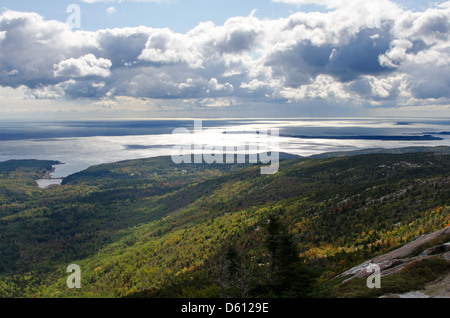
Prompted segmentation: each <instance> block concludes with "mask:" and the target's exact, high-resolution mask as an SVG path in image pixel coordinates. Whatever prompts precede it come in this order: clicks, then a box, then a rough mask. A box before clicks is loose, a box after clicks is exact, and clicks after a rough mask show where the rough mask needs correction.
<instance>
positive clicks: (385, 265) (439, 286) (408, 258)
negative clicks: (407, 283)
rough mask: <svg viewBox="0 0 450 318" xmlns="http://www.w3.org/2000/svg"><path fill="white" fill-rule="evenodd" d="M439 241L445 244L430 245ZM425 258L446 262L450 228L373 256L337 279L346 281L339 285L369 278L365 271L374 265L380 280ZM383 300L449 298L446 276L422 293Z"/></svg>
mask: <svg viewBox="0 0 450 318" xmlns="http://www.w3.org/2000/svg"><path fill="white" fill-rule="evenodd" d="M439 241H445V243H443V244H442V243H441V244H437V245H433V242H439ZM430 245H432V246H430ZM427 258H442V259H444V260H447V261H450V227H447V228H445V229H442V230H440V231H437V232H433V233H429V234H425V235H421V236H419V237H417V238H416V239H414V240H413V241H412V242H410V243H408V244H405V245H404V246H402V247H400V248H398V249H396V250H394V251H392V252H389V253H387V254H383V255H380V256H377V257H375V258H373V259H371V260H368V261H366V262H364V263H363V264H360V265H358V266H356V267H353V268H351V269H349V270H347V271H345V272H344V273H342V274H340V275H339V276H338V277H348V278H347V279H346V280H345V281H344V282H343V283H345V282H348V281H349V280H352V279H355V278H366V277H369V276H370V275H372V274H373V270H369V268H370V267H371V266H373V265H378V267H379V269H380V275H381V277H383V276H387V275H392V274H395V273H398V272H399V271H401V270H402V269H403V268H405V267H406V266H408V265H409V264H412V263H414V262H417V261H420V260H423V259H427ZM427 288H428V289H427ZM431 291H432V292H431ZM385 297H399V298H427V297H450V276H449V275H447V276H446V277H444V278H442V279H441V280H439V281H437V282H430V284H428V285H427V286H426V288H425V291H411V292H410V293H407V294H403V295H388V296H385Z"/></svg>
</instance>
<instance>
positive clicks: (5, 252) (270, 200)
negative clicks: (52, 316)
mask: <svg viewBox="0 0 450 318" xmlns="http://www.w3.org/2000/svg"><path fill="white" fill-rule="evenodd" d="M406 152H409V151H406ZM56 164H58V162H55V161H36V160H22V161H7V162H3V163H0V296H1V297H243V298H245V297H336V294H335V292H334V290H335V289H336V288H337V287H336V286H338V284H339V283H340V281H339V280H336V279H335V277H336V276H337V275H338V274H339V273H341V272H343V271H344V270H346V269H349V268H351V267H352V266H354V265H357V264H359V263H361V262H363V261H365V260H367V259H368V258H370V257H373V256H374V255H379V254H381V253H384V252H386V251H389V250H392V249H393V248H395V247H398V246H400V245H401V244H404V243H406V242H409V241H411V240H413V239H414V238H415V237H417V236H418V235H421V234H424V233H428V232H431V231H436V230H439V229H442V228H445V227H446V226H449V225H450V151H449V149H448V148H445V149H444V148H439V149H436V151H433V149H427V150H426V151H424V152H413V153H390V154H388V153H371V154H353V155H350V154H347V155H345V156H335V155H329V156H323V157H321V158H296V159H287V160H283V161H282V162H281V164H280V169H279V172H278V173H276V174H274V175H261V174H260V167H259V166H258V165H253V164H231V165H229V164H215V165H207V164H185V165H183V164H182V165H177V164H175V163H173V162H172V161H171V158H165V157H161V158H151V159H143V160H132V161H124V162H118V163H115V164H105V165H100V166H95V167H91V168H89V169H87V170H85V171H82V172H79V173H76V174H74V175H71V176H69V177H67V178H65V179H64V180H63V183H62V185H61V186H56V185H55V186H50V187H49V188H47V189H41V188H39V187H37V186H36V182H35V180H36V179H39V178H40V177H42V176H43V175H44V174H45V173H47V172H48V171H50V170H51V169H52V166H53V165H56ZM70 264H77V265H79V266H80V268H81V273H82V288H80V289H69V288H67V286H66V279H67V277H68V275H69V274H68V273H67V272H66V268H67V267H68V266H69V265H70ZM441 265H442V264H440V265H439V266H441ZM436 266H437V265H436ZM446 266H447V267H445V266H444V268H448V264H447V265H446ZM446 270H447V269H446Z"/></svg>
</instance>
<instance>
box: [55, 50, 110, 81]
mask: <svg viewBox="0 0 450 318" xmlns="http://www.w3.org/2000/svg"><path fill="white" fill-rule="evenodd" d="M111 65H112V63H111V61H110V60H108V59H104V58H99V59H97V58H96V57H95V56H94V55H93V54H86V55H84V56H82V57H80V58H78V59H74V58H70V59H68V60H64V61H61V62H59V63H58V65H55V66H54V68H55V71H54V74H55V77H68V78H78V77H88V76H94V77H96V76H99V77H108V76H110V75H111V73H110V71H109V69H110V67H111Z"/></svg>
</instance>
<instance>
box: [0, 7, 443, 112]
mask: <svg viewBox="0 0 450 318" xmlns="http://www.w3.org/2000/svg"><path fill="white" fill-rule="evenodd" d="M281 1H282V0H279V1H278V2H281ZM90 2H95V1H90ZM282 2H289V3H293V4H300V5H302V4H306V3H312V2H314V3H319V4H322V5H324V6H326V7H327V8H329V12H322V13H320V12H311V13H305V12H297V13H294V14H292V15H291V16H289V17H287V18H282V19H274V20H270V19H264V20H262V19H258V18H256V17H255V16H254V15H253V14H251V15H249V16H247V17H233V18H230V19H228V20H227V21H226V22H225V23H224V24H223V25H215V24H213V23H212V22H205V23H200V24H199V25H198V26H196V27H195V28H193V29H192V30H190V31H189V32H186V33H176V32H173V31H171V30H170V29H156V28H150V27H144V26H142V27H137V28H117V29H107V30H98V31H91V32H87V31H72V30H70V28H69V27H68V26H67V25H65V24H64V23H61V22H57V21H49V20H44V19H43V18H42V17H41V16H39V15H37V14H35V13H23V12H14V11H4V12H2V13H1V14H0V47H1V49H2V50H1V52H2V53H1V54H0V85H1V86H3V87H12V88H17V87H20V86H25V87H27V88H28V91H27V92H28V93H27V94H28V96H32V97H33V98H66V99H71V98H73V99H79V98H94V99H99V100H104V99H107V100H109V99H110V98H114V97H117V96H123V97H129V98H137V99H139V98H150V99H159V100H161V99H167V100H173V99H180V100H185V99H188V100H196V101H198V103H197V104H198V105H204V106H209V107H212V106H213V105H216V106H221V107H223V106H226V105H228V106H229V105H235V104H236V103H237V101H238V100H239V101H245V100H248V101H250V100H251V101H255V100H258V101H259V100H262V101H264V102H271V101H275V102H280V100H284V101H291V102H302V101H308V102H311V101H315V100H320V101H327V102H329V103H330V104H331V103H333V102H334V101H336V100H340V101H348V102H349V103H357V104H359V103H361V102H362V101H367V103H369V104H370V103H372V104H377V103H383V102H386V103H387V102H389V103H392V104H394V103H395V102H398V103H402V104H403V103H406V102H408V101H410V100H421V99H424V100H427V103H429V102H430V100H432V99H433V98H434V99H435V100H439V102H440V103H442V99H447V98H448V99H449V100H450V93H449V92H450V90H449V86H450V75H447V74H450V56H449V55H450V41H449V34H450V26H449V22H450V18H449V17H450V6H445V5H440V6H438V7H433V8H429V9H428V10H425V11H423V12H411V11H403V10H401V9H400V8H399V7H398V6H396V5H395V4H393V3H392V2H390V1H387V0H382V1H377V2H374V3H375V4H372V2H371V4H369V2H368V1H362V0H357V1H349V0H348V1H347V0H343V1H328V0H324V1H312V0H299V1H294V0H292V1H289V0H284V1H282ZM110 8H113V7H110ZM371 12H372V13H374V14H371ZM377 19H379V21H377ZM378 22H379V23H378ZM194 104H195V103H194ZM99 105H100V104H99Z"/></svg>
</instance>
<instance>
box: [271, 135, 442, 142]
mask: <svg viewBox="0 0 450 318" xmlns="http://www.w3.org/2000/svg"><path fill="white" fill-rule="evenodd" d="M280 136H281V137H290V138H300V139H339V140H382V141H423V140H425V141H429V140H444V138H441V137H436V136H432V135H421V136H307V135H280Z"/></svg>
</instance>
